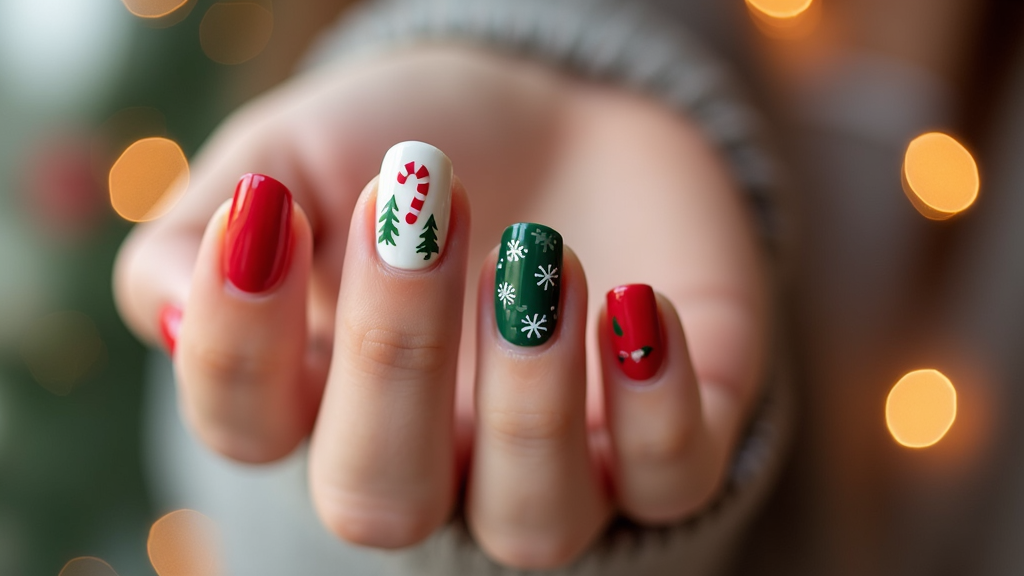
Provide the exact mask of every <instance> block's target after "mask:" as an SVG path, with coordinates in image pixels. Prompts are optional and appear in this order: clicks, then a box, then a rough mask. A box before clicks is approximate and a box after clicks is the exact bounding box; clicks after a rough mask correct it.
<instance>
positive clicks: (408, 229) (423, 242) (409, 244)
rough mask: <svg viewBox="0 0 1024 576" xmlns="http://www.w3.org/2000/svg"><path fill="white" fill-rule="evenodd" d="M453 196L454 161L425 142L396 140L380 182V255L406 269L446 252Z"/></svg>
mask: <svg viewBox="0 0 1024 576" xmlns="http://www.w3.org/2000/svg"><path fill="white" fill-rule="evenodd" d="M451 199H452V162H451V160H449V159H448V157H447V156H445V155H444V152H441V151H440V150H438V149H437V148H435V147H433V146H431V145H430V144H425V143H423V142H401V143H399V144H395V145H394V146H392V147H391V149H390V150H388V153H387V154H385V155H384V162H382V163H381V166H380V180H379V181H378V183H377V211H376V212H375V214H376V219H377V228H376V231H377V233H376V241H377V254H379V255H380V257H381V259H382V260H384V261H385V262H387V263H388V264H390V265H392V266H394V267H396V268H402V269H403V270H422V269H423V268H427V267H428V266H432V265H433V264H434V262H436V261H437V259H438V258H440V257H441V254H443V253H444V245H445V241H447V240H448V215H449V213H450V211H451Z"/></svg>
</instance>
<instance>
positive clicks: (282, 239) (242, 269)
mask: <svg viewBox="0 0 1024 576" xmlns="http://www.w3.org/2000/svg"><path fill="white" fill-rule="evenodd" d="M291 244H292V194H291V192H289V191H288V189H287V188H285V186H284V184H281V183H280V182H278V181H277V180H274V179H273V178H271V177H269V176H264V175H262V174H246V175H245V176H243V177H242V179H241V180H240V181H239V182H238V186H237V187H236V188H235V198H234V201H233V202H232V203H231V212H230V214H229V215H228V224H227V230H226V231H225V233H224V275H225V276H226V277H227V279H228V280H229V281H230V282H231V283H232V284H234V285H235V287H237V288H238V289H239V290H242V291H243V292H249V293H253V294H258V293H260V292H266V291H268V290H270V289H271V288H273V287H274V286H276V285H277V283H278V282H280V281H281V279H282V278H283V277H284V273H285V271H286V270H287V269H288V261H289V259H290V257H291Z"/></svg>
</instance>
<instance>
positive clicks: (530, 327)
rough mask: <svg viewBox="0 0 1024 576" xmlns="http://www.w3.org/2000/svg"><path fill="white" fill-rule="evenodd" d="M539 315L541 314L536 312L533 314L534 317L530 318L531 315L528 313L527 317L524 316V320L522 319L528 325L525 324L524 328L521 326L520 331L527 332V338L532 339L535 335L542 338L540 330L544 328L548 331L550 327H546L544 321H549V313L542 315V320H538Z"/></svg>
mask: <svg viewBox="0 0 1024 576" xmlns="http://www.w3.org/2000/svg"><path fill="white" fill-rule="evenodd" d="M537 316H540V315H539V314H534V315H533V319H530V315H529V314H527V315H526V318H523V320H522V322H523V324H526V326H523V327H522V328H520V329H519V331H520V332H526V338H527V339H530V338H531V337H532V336H533V335H536V336H537V339H538V340H540V331H541V330H543V331H545V332H547V331H548V329H547V328H545V327H544V323H545V322H547V321H548V316H547V314H545V315H543V316H541V317H540V320H537Z"/></svg>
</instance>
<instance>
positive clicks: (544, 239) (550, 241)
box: [530, 230, 555, 254]
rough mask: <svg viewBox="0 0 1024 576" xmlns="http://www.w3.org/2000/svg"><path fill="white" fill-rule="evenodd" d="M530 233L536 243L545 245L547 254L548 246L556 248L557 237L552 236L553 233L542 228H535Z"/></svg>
mask: <svg viewBox="0 0 1024 576" xmlns="http://www.w3.org/2000/svg"><path fill="white" fill-rule="evenodd" d="M530 235H531V236H533V243H534V244H543V245H544V253H545V254H546V253H547V251H548V248H550V249H552V250H554V249H555V239H554V237H552V236H551V234H548V233H547V232H544V231H542V230H534V231H533V232H532V233H531V234H530Z"/></svg>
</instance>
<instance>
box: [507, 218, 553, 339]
mask: <svg viewBox="0 0 1024 576" xmlns="http://www.w3.org/2000/svg"><path fill="white" fill-rule="evenodd" d="M561 274H562V235H561V234H559V233H558V232H555V231H554V230H553V229H551V228H548V227H547V226H542V225H540V224H530V223H519V224H513V225H511V226H509V227H508V228H506V229H505V232H504V233H503V234H502V235H501V250H500V252H498V264H497V267H496V268H495V270H494V317H495V319H496V320H497V321H498V332H501V335H502V336H503V337H504V338H505V340H508V341H509V342H511V343H513V344H515V345H517V346H539V345H541V344H543V343H545V342H547V341H548V339H549V338H551V335H552V334H554V332H555V326H556V325H557V324H558V311H559V310H558V304H559V300H558V296H559V294H560V293H561V290H562V279H561Z"/></svg>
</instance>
